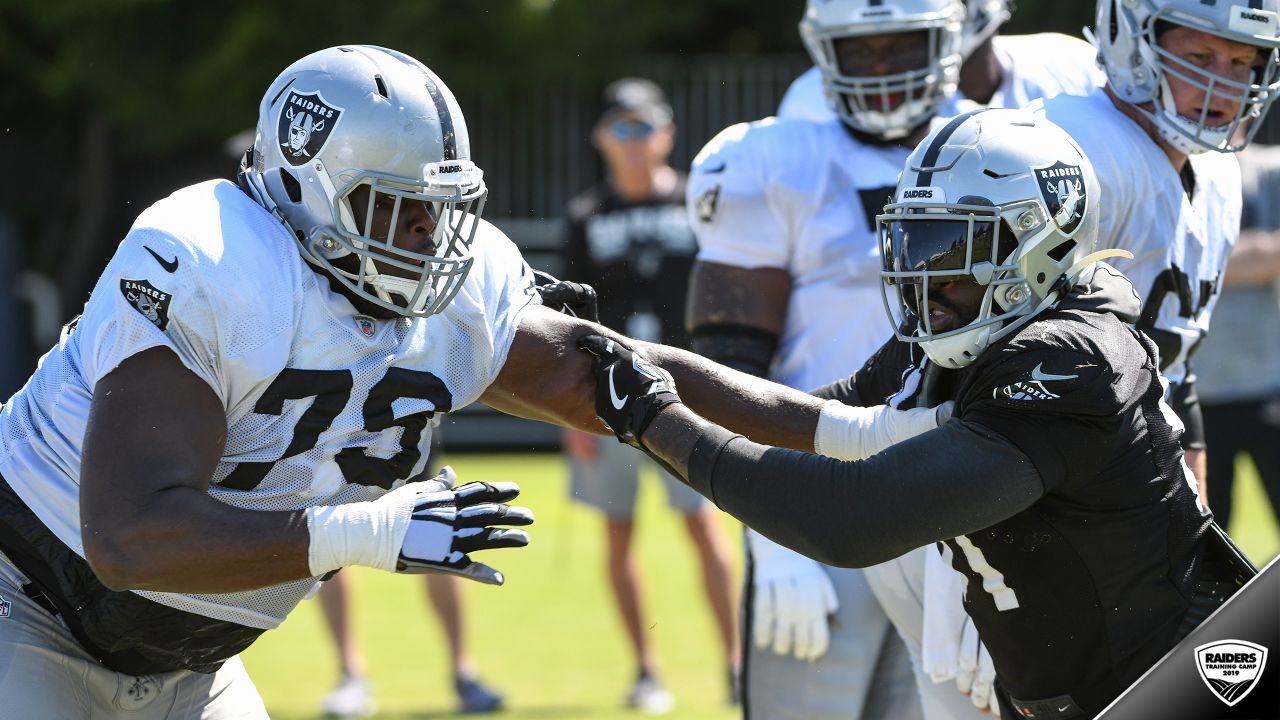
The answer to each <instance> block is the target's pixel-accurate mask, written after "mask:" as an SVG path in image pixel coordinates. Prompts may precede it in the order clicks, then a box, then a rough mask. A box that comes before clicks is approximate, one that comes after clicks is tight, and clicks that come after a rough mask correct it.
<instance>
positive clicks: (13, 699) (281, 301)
mask: <svg viewBox="0 0 1280 720" xmlns="http://www.w3.org/2000/svg"><path fill="white" fill-rule="evenodd" d="M238 180H239V182H238V184H233V183H230V182H226V181H209V182H204V183H200V184H197V185H193V186H191V187H187V188H183V189H180V190H178V191H177V192H175V193H174V194H172V195H171V196H169V197H168V198H166V199H164V200H161V201H160V202H158V203H156V204H155V205H153V206H152V207H150V208H149V209H147V210H146V211H145V212H143V213H142V215H141V216H139V218H138V219H137V221H136V222H135V223H134V226H133V228H132V229H131V230H130V231H129V233H128V235H127V236H126V237H125V239H124V240H123V241H122V242H121V244H120V247H119V248H118V250H117V252H116V254H115V255H114V257H113V258H112V260H111V261H110V263H109V264H108V265H107V267H106V269H105V270H104V271H103V274H102V276H101V278H100V279H99V281H98V283H97V286H96V287H95V288H94V290H93V292H92V294H91V296H90V299H89V301H88V303H87V304H86V306H85V308H84V313H83V315H82V316H81V317H80V318H79V319H78V321H76V322H73V323H71V324H70V325H68V327H67V329H66V330H65V331H64V333H63V335H62V337H61V339H60V341H59V343H58V345H57V346H55V347H54V348H53V349H52V350H51V351H50V352H49V353H48V354H47V355H45V357H44V358H43V360H42V362H41V364H40V367H39V368H38V369H37V371H36V373H35V374H34V375H33V376H32V378H31V379H30V380H29V381H28V383H27V384H26V386H25V387H24V388H23V389H22V390H20V391H19V392H18V393H17V394H15V395H14V396H13V397H12V398H10V399H9V400H8V401H6V403H5V404H4V406H3V408H0V658H3V661H2V662H0V697H2V698H4V715H5V716H6V717H21V718H42V719H43V718H57V719H58V720H67V719H80V718H85V719H87V718H90V717H104V716H111V715H115V714H118V713H121V712H126V711H128V712H130V713H132V714H131V715H130V716H131V717H137V718H148V719H151V718H203V719H204V720H219V719H223V718H231V717H235V718H245V717H254V718H261V717H265V716H266V713H265V709H264V708H263V705H262V701H261V699H260V698H259V697H258V694H257V691H256V690H255V689H254V687H253V685H252V682H251V681H249V679H248V677H247V676H246V675H245V673H244V669H243V666H242V665H241V664H240V663H239V660H238V659H237V654H238V653H239V651H240V650H242V649H243V648H245V647H247V646H248V645H249V644H251V643H252V642H253V641H254V639H256V638H257V637H258V636H259V635H260V634H261V633H262V632H264V631H265V630H267V629H270V628H273V627H275V626H277V625H278V624H279V623H280V622H281V621H282V620H283V619H284V618H285V616H286V615H287V614H288V613H289V612H290V611H291V610H292V609H293V607H295V606H296V605H297V603H298V602H299V601H301V600H302V599H303V598H304V597H306V596H308V595H309V594H310V593H312V592H314V591H315V589H316V588H317V587H318V584H319V582H320V581H321V580H322V578H323V577H324V576H326V575H327V574H330V573H332V572H334V571H337V570H338V569H340V568H342V567H344V566H347V565H365V566H369V567H376V568H380V569H383V570H387V571H397V572H446V573H455V574H458V575H461V576H463V577H467V578H471V579H475V580H479V581H482V582H487V583H494V584H498V583H501V582H502V580H503V578H502V575H501V574H500V573H499V572H498V571H496V570H494V569H493V568H490V567H488V566H486V565H483V564H480V563H476V562H472V561H471V559H470V557H469V553H470V552H472V551H475V550H484V549H491V548H502V547H517V546H522V545H524V544H526V543H527V542H528V539H527V536H526V535H525V533H524V532H523V531H522V530H519V529H512V528H505V527H500V526H510V525H527V524H528V523H530V522H532V520H533V517H532V514H531V513H530V512H529V511H528V510H526V509H524V508H519V507H509V506H507V505H506V504H505V501H507V500H509V499H511V498H513V497H514V496H515V495H516V493H517V492H518V488H517V487H516V486H515V484H514V483H471V484H467V485H463V486H462V487H458V488H453V487H452V476H451V474H450V473H445V474H442V475H441V476H440V477H437V478H435V479H433V480H425V479H424V476H423V469H424V466H425V463H426V459H427V458H426V456H427V450H428V449H429V446H430V440H431V433H432V427H433V425H434V424H435V423H437V422H438V421H439V419H440V417H441V416H442V415H443V414H444V413H446V412H449V411H451V410H453V409H454V408H459V407H462V406H464V405H467V404H469V403H471V402H473V401H475V400H478V399H483V400H484V401H485V402H486V403H487V404H489V405H491V406H493V407H496V408H498V409H501V410H504V411H507V412H511V413H514V414H519V415H522V416H525V417H531V418H536V419H542V420H547V421H551V422H556V423H559V424H561V425H565V426H569V427H575V428H580V429H584V430H593V431H596V432H603V431H604V428H603V427H602V426H601V425H600V423H599V421H598V420H597V417H596V407H595V405H594V396H595V390H596V387H595V386H596V380H595V374H594V373H593V372H592V369H591V359H590V357H589V356H588V355H586V354H585V353H581V352H577V351H576V350H575V349H574V347H575V345H576V344H577V341H578V340H579V339H580V338H581V337H584V336H586V335H587V334H590V333H593V332H595V333H598V332H607V331H606V330H605V329H604V328H602V327H600V326H599V325H595V324H592V323H589V322H586V321H584V320H580V319H577V318H572V317H569V316H567V315H563V314H561V313H558V312H555V311H554V310H552V309H550V308H548V307H545V306H543V300H542V298H547V302H550V298H552V297H558V295H556V293H557V292H560V291H564V290H566V289H567V290H572V289H573V288H572V284H571V283H552V284H551V285H550V286H549V287H548V288H546V289H544V290H543V291H542V298H540V291H539V289H538V288H537V287H536V286H535V281H534V277H533V273H532V271H531V270H530V269H529V267H528V265H526V264H525V262H524V261H523V259H522V258H521V256H520V253H519V252H518V250H517V249H516V247H515V245H514V244H513V243H512V242H511V241H510V240H509V239H507V238H506V237H505V236H504V235H503V234H502V233H501V232H500V231H499V230H497V229H496V228H494V227H493V226H492V225H489V224H487V223H485V222H484V221H483V220H481V219H480V211H481V206H482V202H483V199H484V196H485V186H484V183H483V176H482V173H481V171H480V169H479V168H478V167H476V166H475V164H474V163H473V162H472V161H471V159H470V142H469V138H468V134H467V127H466V124H465V121H464V119H463V116H462V112H461V110H460V109H459V107H458V105H457V102H456V101H455V100H454V98H453V95H452V94H451V93H450V92H449V90H448V88H447V87H446V86H445V85H444V83H443V82H441V81H440V79H439V78H438V77H437V76H436V75H435V74H433V73H432V72H431V71H430V70H428V69H427V68H426V67H424V66H423V65H422V64H421V63H419V62H418V61H416V60H414V59H412V58H410V57H408V56H406V55H403V54H401V53H398V52H395V51H391V50H387V49H384V48H377V47H372V46H354V45H353V46H342V47H336V48H330V49H327V50H322V51H319V52H316V53H313V54H311V55H308V56H307V57H304V58H302V59H301V60H299V61H297V62H296V63H294V64H293V65H291V66H290V67H289V68H287V69H286V70H285V71H284V72H283V73H282V74H281V75H280V76H279V77H278V78H277V79H276V81H275V82H274V83H273V84H272V85H271V87H270V88H269V89H268V91H267V93H266V95H265V96H264V97H263V100H262V103H261V105H260V108H259V118H258V128H257V134H256V138H255V141H254V149H253V152H252V153H251V154H250V155H249V156H247V157H246V162H245V166H244V167H243V169H242V171H241V173H240V176H239V178H238ZM553 291H554V292H553ZM585 295H586V294H585V293H584V294H581V295H579V294H577V293H569V298H568V299H569V300H571V301H574V302H577V301H579V300H581V299H582V297H584V296H585ZM556 304H557V305H558V304H559V302H558V301H557V303H556ZM613 337H618V336H616V335H613ZM646 347H647V348H648V350H647V351H648V352H649V353H651V354H652V355H653V356H654V357H655V358H658V359H659V360H660V361H661V362H663V363H664V365H666V366H668V367H670V368H671V369H672V371H673V373H674V375H675V376H676V377H677V378H679V379H680V380H681V381H682V382H684V383H685V385H686V386H694V385H698V386H700V387H702V388H703V390H704V392H705V394H703V395H701V396H699V395H698V393H693V394H691V395H690V397H688V398H686V399H687V400H689V401H690V402H691V405H693V406H695V407H698V408H699V409H700V410H701V411H702V412H705V413H708V414H709V415H711V416H712V417H716V418H717V419H718V420H719V421H721V422H727V423H729V424H731V425H732V426H734V427H735V428H738V429H740V431H742V432H748V433H752V434H753V435H756V434H760V436H762V437H764V438H766V441H768V442H775V443H779V444H785V445H797V446H799V447H802V448H804V449H811V448H812V447H813V445H814V442H815V433H816V431H817V428H818V426H819V423H820V420H821V417H822V415H823V413H824V410H823V404H822V401H821V400H818V399H816V398H812V397H809V396H807V395H804V394H803V393H798V392H796V391H792V390H790V389H787V388H784V387H781V386H771V385H770V384H768V383H765V382H763V381H759V380H756V379H754V378H750V377H747V376H741V375H740V374H737V373H731V372H729V371H727V370H725V369H724V368H719V367H717V366H715V365H713V364H712V363H710V362H708V361H706V360H705V359H702V358H700V357H698V356H696V355H693V354H691V353H687V352H682V351H678V350H675V349H671V348H664V347H663V346H646ZM508 358H510V359H511V361H510V362H508ZM619 389H620V390H621V393H622V395H623V396H627V395H630V394H632V393H634V392H635V391H636V390H635V389H634V388H629V387H626V386H621V387H620V388H615V387H614V386H613V384H612V383H611V386H610V390H611V391H615V393H616V391H617V390H619ZM615 396H616V395H615ZM739 397H747V398H753V399H756V400H757V401H758V404H757V405H756V406H755V407H751V408H748V409H746V411H745V412H744V409H743V408H742V407H741V405H740V404H737V407H736V409H734V408H735V398H739ZM721 408H723V409H726V410H730V409H733V412H734V413H735V414H736V415H737V419H736V420H735V418H734V417H730V416H725V415H724V413H722V412H721ZM777 413H782V415H781V417H780V416H778V415H777ZM934 415H935V413H934V411H932V410H928V411H924V412H923V413H917V414H914V415H913V414H912V413H911V412H903V413H897V412H896V411H890V412H889V413H888V414H887V415H885V416H884V417H887V418H889V422H891V423H892V422H897V421H896V420H895V419H894V418H897V417H902V418H906V419H907V421H906V422H907V423H908V425H904V426H903V427H905V428H906V430H909V431H910V433H911V434H913V433H916V432H920V431H923V430H925V429H927V428H929V427H933V426H935V425H936V421H935V420H934ZM783 419H785V420H786V422H783V423H782V424H779V423H780V422H781V421H782V420H783ZM911 422H915V425H914V426H910V423H911ZM775 426H777V427H779V428H780V430H773V429H772V428H774V427H775ZM797 428H799V432H797V430H796V429H797Z"/></svg>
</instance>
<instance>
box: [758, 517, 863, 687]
mask: <svg viewBox="0 0 1280 720" xmlns="http://www.w3.org/2000/svg"><path fill="white" fill-rule="evenodd" d="M747 544H748V546H749V547H750V550H751V592H753V593H754V596H753V604H752V608H751V612H752V626H751V636H752V638H753V640H754V642H755V645H756V647H758V648H762V649H763V648H770V649H772V650H773V652H775V653H777V654H779V655H782V656H784V657H785V656H787V655H794V656H795V657H796V659H798V660H807V661H809V662H813V661H815V660H818V659H819V658H821V657H822V656H823V655H825V654H826V653H827V647H828V645H829V644H830V641H831V631H830V623H831V615H832V614H833V613H834V612H835V611H836V610H837V609H838V608H839V607H840V603H839V601H838V600H837V599H836V589H835V586H834V585H832V584H831V578H830V577H829V576H828V575H827V573H826V571H825V570H823V568H822V566H821V565H819V564H818V563H817V562H816V561H814V560H810V559H809V558H807V557H805V556H803V555H801V554H799V553H796V552H793V551H791V550H788V549H787V548H784V547H782V546H781V545H778V544H777V543H775V542H773V541H772V540H770V539H768V538H766V537H764V536H763V535H761V534H760V533H757V532H755V531H754V530H748V531H747Z"/></svg>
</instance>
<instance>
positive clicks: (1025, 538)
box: [690, 272, 1210, 717]
mask: <svg viewBox="0 0 1280 720" xmlns="http://www.w3.org/2000/svg"><path fill="white" fill-rule="evenodd" d="M1099 276H1100V277H1099V278H1098V280H1099V281H1100V282H1101V284H1102V285H1104V286H1105V285H1106V284H1107V283H1108V281H1109V280H1111V279H1112V278H1111V277H1110V276H1109V273H1106V272H1100V273H1099ZM1124 285H1126V286H1127V282H1126V283H1124ZM1114 289H1123V288H1122V286H1119V285H1116V287H1115V288H1113V290H1114ZM1104 291H1105V287H1102V286H1097V287H1090V288H1081V289H1080V291H1079V292H1077V294H1076V296H1075V297H1073V298H1072V299H1071V300H1072V301H1067V302H1064V303H1062V305H1061V306H1060V307H1059V309H1057V310H1054V311H1051V312H1048V313H1045V314H1044V315H1041V316H1040V317H1038V318H1036V319H1035V320H1034V321H1032V322H1030V323H1029V324H1027V325H1026V326H1024V327H1023V328H1021V329H1019V330H1018V331H1016V332H1015V333H1013V334H1012V335H1011V336H1009V337H1007V338H1004V339H1002V340H1000V341H997V342H996V343H994V344H993V345H992V346H991V347H989V348H987V349H986V350H985V351H984V352H983V353H982V354H981V355H980V356H979V357H978V359H977V360H976V361H975V362H974V363H973V364H972V365H970V366H969V367H967V368H965V369H963V370H961V371H948V372H943V373H941V374H940V376H939V377H938V378H937V380H936V382H934V383H933V385H934V388H935V390H936V391H937V392H936V393H935V395H934V398H933V399H934V401H935V402H936V401H941V400H945V399H954V400H955V401H956V406H955V411H954V415H953V417H952V420H951V421H950V422H948V423H947V424H945V425H943V426H942V427H940V428H938V429H936V430H933V431H930V432H928V433H925V434H923V435H920V436H918V437H916V438H913V439H912V440H909V441H907V442H905V443H900V444H899V445H896V446H894V447H891V448H889V449H888V450H886V451H885V452H882V453H880V454H878V455H876V456H874V457H872V458H870V459H868V460H866V461H862V462H851V463H840V462H835V461H831V460H829V459H823V458H815V457H814V456H806V455H804V454H801V453H794V452H790V451H778V450H776V449H764V450H761V448H762V446H759V445H754V444H753V443H750V442H749V441H746V440H745V439H742V438H734V439H730V440H724V439H721V440H720V442H721V443H722V444H721V446H720V447H721V452H720V453H719V455H718V457H714V458H711V457H710V448H708V447H706V446H704V445H703V444H702V443H701V442H700V444H699V448H697V449H695V454H694V457H693V458H692V459H691V460H690V482H691V484H692V485H693V486H694V487H696V488H699V489H700V490H703V491H704V494H708V496H709V497H712V499H713V500H715V501H716V502H717V504H719V505H720V506H721V507H722V508H725V509H727V510H729V511H730V512H731V513H733V514H735V515H736V516H738V517H739V518H740V519H743V520H744V521H746V522H747V524H748V525H751V526H752V527H757V529H761V527H763V528H766V529H768V530H769V532H765V534H766V535H769V536H770V537H772V538H773V539H775V540H777V541H779V542H782V543H783V544H784V545H789V546H791V547H794V548H795V549H797V550H800V551H802V552H806V551H815V550H816V551H817V552H828V551H830V552H841V550H840V548H849V549H848V551H847V552H849V553H850V556H849V557H852V558H854V559H856V564H870V563H872V562H879V561H882V560H885V559H888V558H889V557H893V556H894V555H896V554H900V553H901V552H903V551H904V550H906V549H910V548H913V547H919V546H920V545H924V544H927V543H929V542H933V541H944V542H946V543H947V544H948V545H949V546H950V548H951V551H952V555H953V558H954V561H953V562H954V566H955V568H956V569H957V570H958V571H960V572H962V573H963V574H964V575H965V576H966V577H967V578H968V586H967V590H966V597H965V607H966V610H967V611H968V613H969V615H970V616H971V617H973V619H974V623H975V625H976V626H977V627H978V630H979V634H980V635H981V637H982V639H983V641H984V642H985V643H986V646H987V649H988V650H989V651H990V653H991V657H992V660H993V662H994V664H995V667H996V670H997V673H998V676H999V679H1000V682H1001V684H1002V687H1003V688H1004V690H1005V691H1006V692H1007V693H1008V694H1009V695H1010V696H1011V697H1012V698H1017V699H1021V700H1024V701H1028V703H1030V702H1032V701H1039V700H1050V699H1053V700H1056V701H1059V702H1060V703H1061V704H1062V705H1067V704H1068V701H1069V703H1070V704H1072V705H1074V706H1075V707H1076V708H1079V709H1080V710H1082V711H1083V712H1085V713H1088V715H1087V716H1089V717H1092V716H1093V715H1094V714H1096V713H1098V712H1099V711H1101V710H1102V709H1103V708H1104V707H1105V706H1106V705H1107V704H1108V703H1109V702H1110V701H1111V700H1112V699H1114V698H1115V697H1116V696H1117V695H1119V693H1120V692H1122V691H1123V690H1124V688H1126V687H1127V686H1128V685H1129V684H1131V683H1132V682H1134V681H1135V680H1136V679H1137V678H1138V677H1139V676H1140V675H1141V674H1142V672H1144V671H1145V670H1146V669H1147V668H1149V667H1150V666H1151V665H1152V664H1154V663H1155V662H1156V661H1157V660H1158V659H1159V658H1160V657H1161V656H1162V655H1163V654H1164V653H1165V652H1166V651H1167V650H1168V649H1169V648H1170V647H1172V646H1173V644H1174V643H1175V642H1176V640H1177V638H1178V631H1179V629H1180V626H1181V625H1182V623H1183V620H1184V616H1186V614H1187V611H1188V608H1189V603H1190V597H1191V594H1192V591H1193V589H1194V587H1195V583H1196V582H1197V581H1198V573H1199V567H1200V566H1199V564H1198V562H1197V560H1198V558H1199V557H1200V555H1201V552H1202V550H1201V542H1200V538H1201V536H1202V535H1203V533H1204V532H1205V530H1206V529H1207V528H1208V526H1209V522H1210V518H1209V516H1208V515H1207V514H1204V513H1202V512H1201V511H1200V509H1199V508H1198V507H1197V505H1196V502H1195V498H1194V495H1193V494H1192V492H1191V490H1190V487H1189V486H1188V484H1187V482H1186V479H1185V478H1184V476H1183V473H1182V469H1181V459H1182V453H1181V450H1180V449H1179V447H1178V444H1177V441H1178V433H1177V432H1176V431H1175V429H1174V428H1173V427H1171V426H1170V424H1169V422H1168V421H1167V419H1166V415H1165V412H1164V408H1163V407H1162V403H1161V397H1162V388H1161V384H1160V379H1159V376H1158V374H1157V355H1156V350H1155V346H1154V345H1153V344H1152V343H1151V341H1150V340H1149V339H1147V338H1146V337H1145V336H1143V335H1141V334H1140V333H1138V332H1136V331H1135V330H1134V329H1133V328H1132V327H1131V326H1130V325H1128V324H1127V321H1129V320H1131V317H1132V316H1131V315H1130V314H1128V313H1127V312H1126V313H1117V312H1116V311H1115V308H1114V307H1112V306H1110V305H1109V304H1108V303H1109V301H1108V299H1107V298H1106V297H1105V295H1106V293H1105V292H1104ZM1112 299H1115V298H1112ZM1119 300H1120V303H1119V304H1120V305H1122V306H1124V307H1125V308H1126V309H1133V310H1136V300H1135V301H1134V302H1132V303H1128V302H1127V300H1128V298H1125V297H1119ZM1130 305H1131V306H1132V307H1131V308H1130V307H1129V306H1130ZM926 364H927V363H925V362H924V360H923V354H922V353H921V351H920V349H919V348H918V347H915V346H913V345H908V344H906V343H902V342H900V341H897V340H891V341H890V342H889V343H888V344H886V345H885V346H884V347H882V348H881V350H880V351H879V352H877V353H876V355H875V356H873V358H872V359H871V360H869V361H868V362H867V364H866V366H864V367H863V369H862V370H860V371H859V372H858V373H857V374H856V375H855V376H854V377H853V378H851V379H850V380H847V381H843V382H840V383H836V384H834V385H832V386H830V387H828V388H825V389H824V390H822V391H819V393H818V394H820V395H823V396H827V397H836V398H838V399H841V400H843V401H845V402H849V403H851V404H859V405H878V404H882V403H889V404H895V405H899V406H910V405H913V404H914V401H915V398H916V397H917V396H918V394H919V390H920V388H921V387H924V386H925V385H926V383H925V382H924V379H925V378H926V377H927V376H928V375H929V373H928V372H924V373H922V372H920V368H921V366H922V365H926ZM708 465H710V468H709V469H708ZM756 474H760V475H763V476H767V477H771V478H774V479H775V480H774V481H773V482H772V483H769V482H755V481H753V480H751V479H749V477H748V476H752V475H756ZM708 475H709V476H710V477H708ZM776 478H804V481H803V482H799V481H796V482H793V483H789V484H787V485H780V484H779V483H778V482H777V481H776ZM762 532H764V530H762ZM836 559H837V560H840V559H841V558H840V557H837V558H836ZM1064 698H1065V699H1064Z"/></svg>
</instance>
